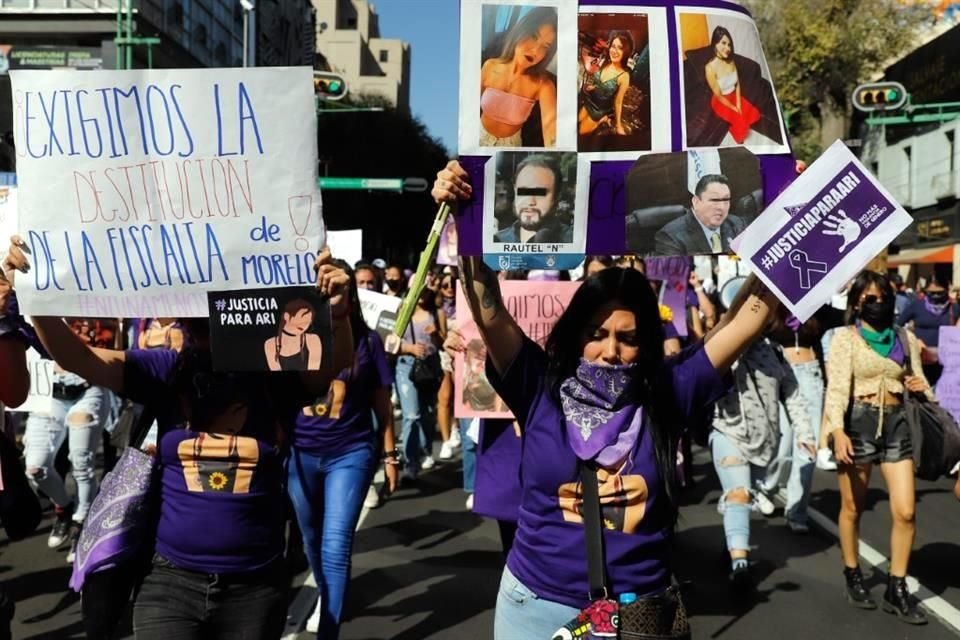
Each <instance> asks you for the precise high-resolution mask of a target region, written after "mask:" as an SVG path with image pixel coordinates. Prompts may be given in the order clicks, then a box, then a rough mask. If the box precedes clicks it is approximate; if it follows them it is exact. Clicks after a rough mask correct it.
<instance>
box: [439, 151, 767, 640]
mask: <svg viewBox="0 0 960 640" xmlns="http://www.w3.org/2000/svg"><path fill="white" fill-rule="evenodd" d="M468 180H469V176H468V175H467V173H466V171H464V169H463V168H462V167H461V166H460V165H459V163H457V162H456V161H451V162H450V163H449V164H448V165H447V167H446V168H445V169H443V170H442V171H440V172H439V173H438V174H437V180H436V182H435V183H434V188H433V196H434V198H435V199H436V200H437V201H438V202H449V203H451V204H455V203H456V202H457V201H458V200H460V199H467V198H469V196H470V193H471V191H472V189H471V187H470V184H469V182H468ZM460 274H461V278H462V284H463V289H464V293H465V296H466V299H467V303H468V306H469V309H470V313H471V314H472V316H473V319H474V321H475V322H476V323H477V327H478V329H479V331H480V335H481V337H482V338H483V342H484V344H485V345H486V347H487V365H486V367H487V375H488V377H489V379H490V382H491V383H492V384H493V387H494V389H495V390H496V391H497V393H498V394H499V395H500V397H501V398H503V400H504V401H505V402H506V404H507V405H508V406H509V408H510V409H511V411H512V413H513V415H514V416H515V417H516V419H517V421H518V423H519V425H520V432H521V444H522V447H521V454H520V463H519V469H518V470H517V473H518V475H519V481H520V486H521V492H520V509H519V511H518V516H519V520H518V522H517V533H516V538H515V539H514V542H513V546H512V547H511V549H510V552H509V554H508V556H507V564H506V567H505V569H504V572H503V575H502V578H501V582H500V591H499V594H498V597H497V605H496V615H495V621H494V637H495V638H496V639H497V640H507V639H512V638H549V637H552V634H553V633H554V632H555V631H556V630H557V629H558V628H560V627H562V626H563V625H564V624H566V623H567V622H568V621H570V620H571V619H572V618H574V617H575V616H577V615H578V614H579V613H580V610H581V609H583V608H585V607H587V606H588V605H590V603H591V595H590V582H589V580H588V575H587V573H588V571H587V558H586V532H585V529H584V526H583V515H582V514H583V500H584V498H583V487H582V485H581V483H580V473H579V471H580V469H581V467H582V466H587V467H589V468H592V469H594V470H595V471H596V474H597V479H598V492H599V500H600V503H601V505H602V509H603V518H604V521H605V527H604V531H603V533H602V535H603V538H604V541H603V542H604V545H603V546H604V548H605V559H606V569H607V574H608V575H607V578H608V579H607V584H608V586H609V590H610V593H614V594H616V593H626V592H633V593H635V594H637V595H638V596H639V597H645V596H654V595H657V594H662V593H664V592H665V590H666V589H667V588H668V587H669V586H670V582H671V567H670V560H669V557H670V546H671V544H670V543H671V539H672V534H673V529H674V524H675V522H676V517H677V493H676V491H677V489H676V473H675V467H676V452H677V438H678V437H679V428H678V426H677V425H682V424H688V423H690V422H692V421H693V420H696V419H697V418H698V417H700V416H699V415H698V414H702V412H703V411H704V408H705V407H707V406H709V405H710V404H711V403H712V402H713V401H715V400H716V399H718V398H719V397H721V396H723V395H724V394H725V393H726V390H727V388H728V383H727V380H726V379H725V377H724V375H723V374H724V373H725V372H726V371H727V370H729V368H730V366H731V365H732V364H733V362H734V361H735V360H736V359H737V358H738V357H739V356H740V354H741V353H742V352H743V351H744V350H745V349H746V348H747V346H748V345H749V344H750V343H751V342H752V341H753V340H755V339H756V338H757V337H758V336H759V335H760V333H761V332H762V331H763V328H764V325H765V324H766V323H767V320H768V318H769V315H770V312H771V309H773V308H775V307H776V305H777V303H776V299H775V298H774V297H773V296H772V295H771V294H770V293H769V291H767V290H766V289H765V288H764V287H763V285H762V284H760V282H759V280H757V279H756V278H753V279H751V281H750V282H748V283H746V284H745V285H744V287H743V288H742V290H741V295H743V296H745V297H746V299H745V301H744V302H743V304H742V306H740V305H739V304H738V308H739V309H740V311H739V312H738V313H736V314H732V315H731V317H730V318H729V319H728V320H727V321H726V323H725V324H723V325H722V326H720V327H718V328H717V329H716V330H715V331H714V332H713V333H712V334H711V335H710V336H708V339H707V340H706V341H705V342H698V343H696V344H694V345H692V346H691V347H689V348H688V349H687V350H685V351H683V352H682V353H680V354H678V355H677V356H674V357H672V358H664V353H663V341H664V333H663V322H662V321H661V318H660V312H659V307H658V304H657V298H656V295H655V294H654V293H653V290H652V289H651V287H650V284H649V283H648V282H647V279H646V278H645V277H644V276H643V274H641V273H640V272H639V271H636V270H634V269H620V268H610V269H604V270H603V271H600V272H599V273H597V274H595V275H593V276H591V277H589V278H587V279H586V280H585V281H584V282H583V284H581V285H580V287H579V289H578V290H577V292H576V293H575V294H574V296H573V298H572V299H571V301H570V304H569V305H568V306H567V308H566V310H565V311H564V313H563V315H561V316H560V318H559V319H558V320H557V323H556V325H555V326H554V328H553V330H552V331H551V333H550V335H549V337H548V338H547V341H546V345H545V347H541V346H540V345H538V344H537V343H536V342H534V341H532V340H531V339H530V338H528V337H526V336H524V334H523V331H522V330H521V329H520V326H519V324H518V323H517V321H516V320H515V319H514V318H513V317H512V315H511V314H510V312H509V310H508V308H507V307H506V306H505V305H504V302H503V299H502V297H501V294H500V286H499V283H498V279H497V276H496V274H494V273H493V272H492V271H491V270H490V269H489V268H488V267H486V266H485V264H484V262H483V259H482V257H466V256H461V257H460Z"/></svg>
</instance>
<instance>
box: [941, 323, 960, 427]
mask: <svg viewBox="0 0 960 640" xmlns="http://www.w3.org/2000/svg"><path fill="white" fill-rule="evenodd" d="M938 355H939V357H940V364H942V365H943V373H942V374H941V375H940V380H938V381H937V390H936V396H937V400H938V401H939V402H940V406H941V407H943V408H944V409H946V410H947V411H949V412H950V413H951V415H953V417H954V418H956V419H957V421H958V422H960V327H940V344H939V347H938Z"/></svg>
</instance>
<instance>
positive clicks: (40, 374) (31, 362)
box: [7, 349, 53, 413]
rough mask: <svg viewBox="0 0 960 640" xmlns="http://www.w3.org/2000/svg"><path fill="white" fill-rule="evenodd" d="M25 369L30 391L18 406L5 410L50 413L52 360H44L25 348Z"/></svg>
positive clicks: (34, 351) (51, 403) (32, 350)
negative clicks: (28, 373)
mask: <svg viewBox="0 0 960 640" xmlns="http://www.w3.org/2000/svg"><path fill="white" fill-rule="evenodd" d="M26 355H27V371H29V372H30V391H29V393H28V394H27V399H26V400H25V401H24V403H23V404H21V405H20V406H19V407H7V411H22V412H24V413H33V412H37V413H50V412H51V411H52V410H53V360H45V359H43V358H41V357H40V354H39V353H37V352H36V350H34V349H27V354H26Z"/></svg>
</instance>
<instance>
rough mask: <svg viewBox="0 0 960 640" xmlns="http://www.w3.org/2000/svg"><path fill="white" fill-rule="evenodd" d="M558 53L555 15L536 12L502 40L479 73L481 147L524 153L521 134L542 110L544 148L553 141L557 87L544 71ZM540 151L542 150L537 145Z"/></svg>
mask: <svg viewBox="0 0 960 640" xmlns="http://www.w3.org/2000/svg"><path fill="white" fill-rule="evenodd" d="M556 53H557V10H556V8H554V7H536V8H534V9H531V10H530V11H529V12H527V13H526V14H524V15H523V17H521V18H520V19H519V20H518V21H517V23H516V24H514V25H513V27H512V28H511V29H510V30H509V31H507V33H506V35H505V36H504V38H503V47H502V48H501V50H500V55H499V56H498V57H496V58H491V59H489V60H487V61H486V62H484V63H483V67H482V68H481V69H480V146H483V147H522V146H535V145H530V144H524V141H523V140H522V139H521V130H522V129H523V125H524V124H525V123H526V122H527V120H528V119H529V118H530V116H531V115H532V114H533V109H534V107H535V106H537V105H539V106H540V121H541V128H542V130H543V144H542V146H543V147H552V146H554V144H555V143H556V140H557V86H556V82H555V81H554V78H553V76H552V74H550V72H549V71H547V67H549V66H550V63H551V62H553V58H554V56H555V55H556ZM536 146H540V145H536Z"/></svg>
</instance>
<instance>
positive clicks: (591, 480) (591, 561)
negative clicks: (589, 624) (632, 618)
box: [580, 462, 610, 601]
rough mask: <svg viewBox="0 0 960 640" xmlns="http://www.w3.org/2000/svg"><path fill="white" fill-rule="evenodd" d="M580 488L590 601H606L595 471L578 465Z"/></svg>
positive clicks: (604, 566) (598, 498) (608, 593)
mask: <svg viewBox="0 0 960 640" xmlns="http://www.w3.org/2000/svg"><path fill="white" fill-rule="evenodd" d="M580 486H581V487H582V489H583V509H582V511H583V528H584V531H585V533H586V534H587V575H588V579H589V582H590V594H589V596H590V600H591V601H592V600H599V599H607V598H609V597H610V592H609V590H608V589H607V570H606V562H605V561H604V557H605V555H604V551H603V527H602V526H601V524H600V493H599V488H598V483H597V470H596V469H594V468H593V467H592V466H590V465H588V464H586V463H584V462H581V463H580Z"/></svg>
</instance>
